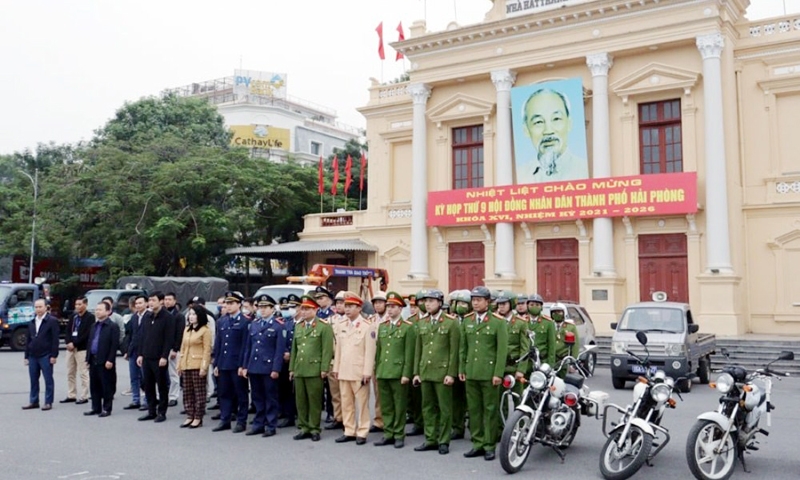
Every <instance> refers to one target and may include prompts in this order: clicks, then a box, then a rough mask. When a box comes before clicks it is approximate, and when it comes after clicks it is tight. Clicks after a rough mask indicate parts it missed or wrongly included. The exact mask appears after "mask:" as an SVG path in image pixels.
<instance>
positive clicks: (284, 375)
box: [278, 362, 297, 421]
mask: <svg viewBox="0 0 800 480" xmlns="http://www.w3.org/2000/svg"><path fill="white" fill-rule="evenodd" d="M278 401H279V402H280V406H281V410H280V416H282V417H284V418H288V419H289V420H292V421H294V418H295V417H296V416H297V407H296V406H295V403H294V402H295V399H294V385H293V383H292V381H291V380H289V362H283V369H281V376H280V377H278Z"/></svg>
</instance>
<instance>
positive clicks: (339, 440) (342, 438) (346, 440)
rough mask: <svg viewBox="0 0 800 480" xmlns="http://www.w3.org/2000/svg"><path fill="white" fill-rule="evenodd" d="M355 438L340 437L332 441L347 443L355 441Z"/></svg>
mask: <svg viewBox="0 0 800 480" xmlns="http://www.w3.org/2000/svg"><path fill="white" fill-rule="evenodd" d="M355 439H356V437H351V436H349V435H342V436H341V437H339V438H337V439H336V440H334V441H335V442H336V443H347V442H352V441H355Z"/></svg>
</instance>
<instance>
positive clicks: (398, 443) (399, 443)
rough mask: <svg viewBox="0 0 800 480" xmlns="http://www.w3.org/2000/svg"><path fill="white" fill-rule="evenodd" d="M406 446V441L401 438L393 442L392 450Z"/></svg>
mask: <svg viewBox="0 0 800 480" xmlns="http://www.w3.org/2000/svg"><path fill="white" fill-rule="evenodd" d="M405 446H406V441H405V440H403V439H402V438H401V439H399V440H395V441H394V448H403V447H405Z"/></svg>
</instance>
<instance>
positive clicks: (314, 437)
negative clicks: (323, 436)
mask: <svg viewBox="0 0 800 480" xmlns="http://www.w3.org/2000/svg"><path fill="white" fill-rule="evenodd" d="M311 441H312V442H319V433H312V434H311Z"/></svg>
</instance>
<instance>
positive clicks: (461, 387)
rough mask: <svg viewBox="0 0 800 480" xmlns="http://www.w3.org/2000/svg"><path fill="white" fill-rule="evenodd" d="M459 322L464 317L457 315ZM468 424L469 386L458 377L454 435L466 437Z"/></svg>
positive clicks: (454, 395)
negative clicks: (465, 432)
mask: <svg viewBox="0 0 800 480" xmlns="http://www.w3.org/2000/svg"><path fill="white" fill-rule="evenodd" d="M456 319H457V320H458V324H459V325H462V324H463V323H464V319H463V318H461V317H459V316H456ZM466 425H467V386H466V384H465V383H464V382H462V381H461V380H459V379H458V378H456V380H455V383H454V384H453V436H457V437H460V438H463V437H464V431H465V430H466Z"/></svg>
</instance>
